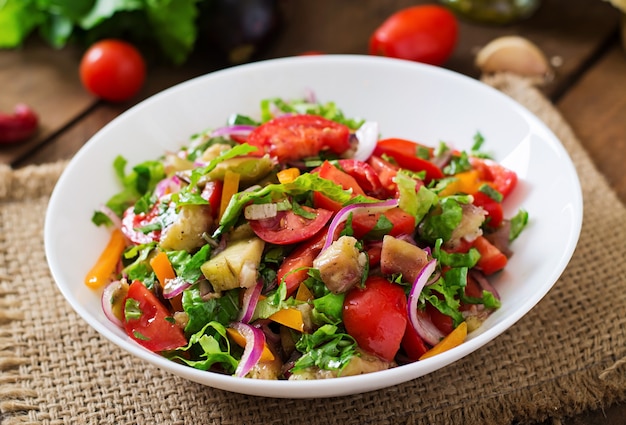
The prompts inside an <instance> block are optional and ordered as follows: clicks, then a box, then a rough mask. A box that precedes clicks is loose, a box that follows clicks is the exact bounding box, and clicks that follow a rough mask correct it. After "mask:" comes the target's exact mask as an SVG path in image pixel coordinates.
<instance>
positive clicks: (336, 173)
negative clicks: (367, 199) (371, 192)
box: [312, 161, 365, 212]
mask: <svg viewBox="0 0 626 425" xmlns="http://www.w3.org/2000/svg"><path fill="white" fill-rule="evenodd" d="M312 173H318V174H319V176H320V177H322V178H325V179H326V180H330V181H332V182H334V183H336V184H338V185H340V186H341V187H343V188H344V189H346V190H352V194H353V195H365V192H364V191H363V189H362V188H361V186H360V185H359V183H358V182H357V181H356V179H355V178H354V177H352V176H351V175H350V174H348V173H345V172H343V171H341V170H340V169H339V168H337V167H335V166H334V165H333V164H331V163H330V162H328V161H324V162H323V163H322V165H321V166H320V167H318V168H316V169H315V170H313V171H312ZM313 204H314V205H315V206H316V207H317V208H324V209H326V210H330V211H334V212H337V211H339V210H340V209H341V207H342V205H341V204H340V203H338V202H335V201H333V200H332V199H330V198H328V197H327V196H325V195H323V194H322V193H320V192H313Z"/></svg>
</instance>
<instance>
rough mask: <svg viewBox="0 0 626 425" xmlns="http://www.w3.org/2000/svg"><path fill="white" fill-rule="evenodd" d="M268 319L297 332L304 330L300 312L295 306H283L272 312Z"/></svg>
mask: <svg viewBox="0 0 626 425" xmlns="http://www.w3.org/2000/svg"><path fill="white" fill-rule="evenodd" d="M268 319H270V320H272V321H274V322H276V323H280V324H281V325H284V326H287V327H288V328H291V329H295V330H296V331H298V332H304V320H303V319H302V312H301V311H300V310H298V309H297V308H283V309H282V310H278V311H277V312H276V313H274V314H272V315H271V316H270V317H268Z"/></svg>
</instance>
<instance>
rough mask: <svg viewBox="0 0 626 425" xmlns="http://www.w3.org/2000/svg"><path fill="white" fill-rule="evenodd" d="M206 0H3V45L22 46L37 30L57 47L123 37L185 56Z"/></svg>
mask: <svg viewBox="0 0 626 425" xmlns="http://www.w3.org/2000/svg"><path fill="white" fill-rule="evenodd" d="M199 3H201V0H0V28H2V31H0V48H14V47H18V46H20V45H21V44H22V43H23V42H24V40H26V38H27V37H28V36H29V35H30V34H31V33H33V32H38V33H39V35H40V36H41V38H43V39H44V40H45V41H46V42H47V43H49V44H50V45H51V46H53V47H56V48H62V47H64V46H66V45H67V44H68V43H70V42H76V43H82V44H84V45H89V44H91V43H93V42H94V41H96V40H98V39H101V38H105V37H106V38H108V37H119V38H124V39H127V40H130V41H134V42H142V43H146V44H154V45H156V46H157V47H158V49H160V51H161V52H162V53H163V54H164V55H165V57H167V58H168V59H169V60H170V61H171V62H173V63H175V64H180V63H183V62H185V60H186V59H187V57H188V56H189V54H190V53H191V51H192V50H193V48H194V44H195V42H196V38H197V37H198V28H197V23H196V21H197V18H198V15H199Z"/></svg>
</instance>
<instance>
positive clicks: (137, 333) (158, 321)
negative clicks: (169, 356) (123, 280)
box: [124, 280, 187, 352]
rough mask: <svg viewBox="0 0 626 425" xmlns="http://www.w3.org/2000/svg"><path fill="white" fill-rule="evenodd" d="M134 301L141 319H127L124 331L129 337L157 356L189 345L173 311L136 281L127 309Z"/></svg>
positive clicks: (129, 296) (132, 284)
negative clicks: (172, 319) (159, 353)
mask: <svg viewBox="0 0 626 425" xmlns="http://www.w3.org/2000/svg"><path fill="white" fill-rule="evenodd" d="M129 300H134V301H135V303H136V307H137V308H138V311H137V312H138V314H139V317H137V318H128V317H127V318H126V320H125V322H124V329H125V330H126V333H127V334H128V336H129V337H131V338H132V339H133V340H135V341H136V342H137V343H139V344H140V345H142V346H143V347H145V348H147V349H148V350H151V351H154V352H161V351H167V350H174V349H176V348H179V347H182V346H184V345H186V344H187V340H186V338H185V335H184V334H183V330H182V329H181V328H180V327H178V326H177V325H176V324H174V323H172V322H171V321H170V320H169V319H168V318H171V315H170V313H169V311H168V310H167V309H166V308H165V306H164V305H163V304H161V302H160V301H159V300H158V299H157V297H156V296H155V295H154V294H153V293H152V292H151V291H150V290H149V289H148V288H146V287H145V286H144V284H143V283H141V282H140V281H138V280H136V281H134V282H133V283H131V284H130V286H129V288H128V295H127V296H126V301H125V302H124V305H126V303H128V301H129Z"/></svg>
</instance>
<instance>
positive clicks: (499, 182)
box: [470, 157, 517, 198]
mask: <svg viewBox="0 0 626 425" xmlns="http://www.w3.org/2000/svg"><path fill="white" fill-rule="evenodd" d="M470 163H471V164H472V167H474V169H476V170H478V173H479V174H480V179H481V180H484V181H486V182H489V183H491V184H492V185H493V188H494V189H496V190H497V191H498V192H500V193H501V194H502V196H503V197H505V198H506V197H507V196H508V195H509V194H510V193H511V192H512V191H513V189H515V186H516V185H517V173H516V172H515V171H513V170H509V169H508V168H506V167H504V166H502V165H500V164H498V163H497V162H495V161H493V160H491V159H484V158H474V157H472V158H470Z"/></svg>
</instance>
